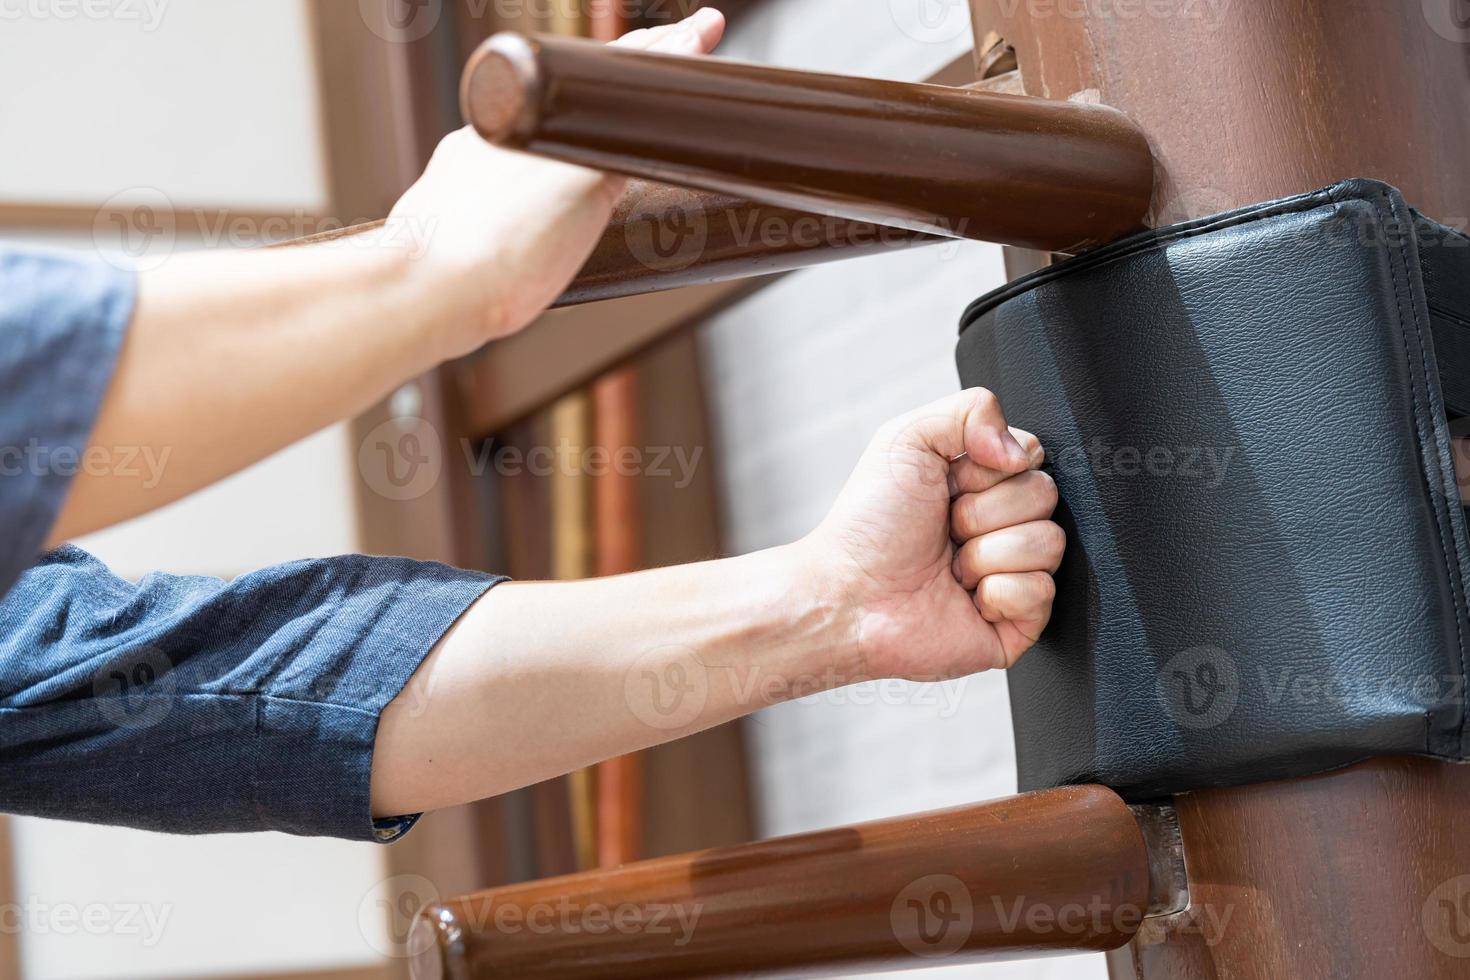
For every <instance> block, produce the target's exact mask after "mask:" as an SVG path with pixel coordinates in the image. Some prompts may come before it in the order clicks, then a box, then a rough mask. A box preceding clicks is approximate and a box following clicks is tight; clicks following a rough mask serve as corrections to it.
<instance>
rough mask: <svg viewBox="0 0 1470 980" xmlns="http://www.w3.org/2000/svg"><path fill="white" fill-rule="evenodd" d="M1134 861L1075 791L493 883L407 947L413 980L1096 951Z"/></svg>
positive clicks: (424, 924) (1124, 827) (839, 970)
mask: <svg viewBox="0 0 1470 980" xmlns="http://www.w3.org/2000/svg"><path fill="white" fill-rule="evenodd" d="M1150 853H1151V852H1150V850H1149V849H1147V848H1146V845H1145V834H1144V831H1143V830H1142V829H1141V827H1140V824H1139V823H1138V822H1135V819H1134V816H1133V814H1132V813H1131V812H1130V810H1129V808H1128V807H1127V806H1125V805H1124V804H1123V801H1122V800H1120V799H1119V798H1118V797H1117V795H1116V794H1114V793H1112V792H1111V791H1109V790H1106V789H1103V788H1102V787H1100V786H1073V787H1067V788H1064V789H1056V790H1048V791H1046V792H1043V793H1029V794H1026V795H1023V796H1016V797H1011V798H1009V799H1004V800H993V801H990V802H988V803H980V804H975V805H972V806H966V807H957V808H955V809H952V810H942V811H939V812H935V813H926V814H918V815H915V816H910V817H900V818H896V819H892V820H882V821H878V822H875V823H870V824H862V825H859V826H855V827H836V828H833V829H831V830H823V831H818V832H815V833H810V834H801V835H798V836H795V837H784V838H777V839H774V840H767V841H760V842H757V843H754V844H742V845H740V846H738V847H728V848H718V849H715V850H709V851H701V852H696V853H694V854H683V855H678V856H675V857H668V858H659V859H657V860H652V861H642V862H639V863H636V864H629V865H624V866H623V867H621V868H616V869H603V870H597V871H591V872H586V873H583V874H578V875H568V876H565V877H561V878H550V879H547V880H545V881H536V882H530V883H527V884H523V885H510V886H506V887H504V888H497V889H493V890H491V891H487V892H481V893H479V894H477V895H469V896H466V897H463V898H457V899H452V900H450V901H446V902H443V903H440V904H438V905H433V906H430V907H429V908H427V909H425V910H424V911H423V912H422V913H420V915H419V918H418V920H417V922H416V924H415V927H414V928H415V931H414V934H413V936H412V938H411V939H410V940H409V944H408V945H409V949H410V952H411V954H412V955H413V956H414V957H415V961H414V976H415V977H417V978H422V980H491V978H500V977H519V978H521V980H578V978H584V977H585V978H589V980H591V978H595V977H608V976H620V977H755V976H771V977H783V978H787V977H795V976H834V975H835V976H843V975H847V974H851V973H854V972H860V971H863V970H869V969H903V968H915V967H921V966H934V965H952V964H956V963H964V962H975V961H981V960H993V959H1004V958H1007V957H1010V958H1016V957H1028V956H1042V955H1047V954H1056V953H1067V952H1089V951H1092V952H1095V951H1103V950H1108V949H1115V948H1117V947H1118V946H1120V945H1122V944H1123V943H1125V942H1127V941H1128V939H1129V938H1130V937H1131V936H1132V935H1133V934H1134V933H1135V932H1136V931H1137V929H1138V927H1139V923H1140V922H1141V921H1143V920H1144V916H1145V913H1146V912H1147V911H1148V909H1149V908H1150V897H1151V887H1150V886H1151V871H1152V870H1153V867H1152V866H1151V865H1150ZM1154 878H1156V879H1157V880H1159V881H1166V880H1170V879H1168V878H1166V876H1165V875H1162V874H1155V875H1154ZM1154 891H1158V892H1167V889H1166V888H1164V889H1154Z"/></svg>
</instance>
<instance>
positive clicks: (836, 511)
mask: <svg viewBox="0 0 1470 980" xmlns="http://www.w3.org/2000/svg"><path fill="white" fill-rule="evenodd" d="M1041 462H1042V449H1041V444H1040V443H1039V441H1038V440H1037V439H1036V437H1035V436H1033V435H1031V434H1030V433H1029V432H1023V431H1021V430H1019V429H1010V428H1008V426H1007V425H1006V420H1005V417H1004V415H1003V414H1002V413H1001V406H1000V403H999V402H998V401H997V399H996V398H995V396H994V395H993V394H991V393H990V392H989V391H986V390H985V389H983V388H976V389H971V390H968V391H963V392H960V393H959V394H956V395H953V396H951V397H949V398H946V399H943V400H942V401H938V402H935V403H934V404H932V405H929V406H927V407H926V408H922V409H919V410H918V411H915V412H912V413H910V414H908V415H905V416H903V417H901V418H898V419H895V420H894V421H892V422H890V423H889V424H888V425H886V426H884V428H883V429H882V430H881V431H880V432H879V433H878V435H877V436H876V437H875V438H874V439H873V441H872V443H871V444H870V445H869V446H868V449H867V451H866V452H864V454H863V456H862V459H861V460H860V461H859V462H858V465H857V468H856V470H855V471H854V472H853V474H852V476H851V478H850V479H849V480H848V483H847V486H846V487H845V488H844V489H843V491H842V494H841V496H840V497H839V498H838V500H837V502H836V504H835V505H834V506H833V508H832V511H831V513H830V514H829V515H828V516H827V518H826V520H824V521H823V523H822V524H821V526H820V527H819V528H818V529H817V530H816V531H814V532H813V533H812V534H811V535H809V536H808V537H807V538H806V539H804V541H803V542H802V543H801V545H800V546H799V547H800V548H801V549H802V551H803V552H804V561H805V562H806V563H808V567H809V568H813V569H818V568H820V569H821V571H819V572H814V573H813V574H815V575H818V576H819V577H822V578H823V579H824V584H825V586H826V587H827V588H828V589H830V590H831V591H832V592H833V593H835V595H836V597H837V601H838V602H839V604H840V605H841V607H842V608H843V609H844V610H845V611H846V613H847V614H846V616H845V618H846V620H847V622H848V624H849V625H848V632H849V634H850V635H849V636H848V640H847V642H846V643H845V645H844V646H845V648H846V649H845V650H844V651H843V654H841V655H840V656H845V659H844V660H843V661H842V665H841V668H840V669H841V670H843V671H845V672H850V673H851V674H852V675H853V676H854V677H859V678H877V677H902V678H909V679H913V680H941V679H947V678H952V677H960V676H964V675H966V674H972V673H975V672H977V671H981V670H986V669H988V668H992V667H1009V666H1011V665H1012V664H1014V663H1015V662H1016V660H1017V659H1018V658H1019V657H1020V656H1021V654H1022V653H1024V652H1025V651H1026V650H1027V649H1028V648H1029V647H1030V646H1031V645H1032V644H1033V643H1035V642H1036V639H1037V637H1039V636H1040V635H1041V631H1042V630H1043V629H1044V628H1045V627H1046V624H1047V621H1048V619H1050V617H1051V606H1052V598H1053V596H1054V595H1055V592H1056V588H1055V585H1054V584H1053V581H1052V573H1053V572H1055V571H1056V569H1057V566H1058V564H1060V562H1061V559H1062V551H1063V548H1064V547H1065V544H1066V537H1065V534H1064V533H1063V531H1062V529H1061V528H1060V527H1058V526H1057V525H1056V524H1054V523H1052V521H1051V520H1050V519H1049V518H1050V517H1051V514H1052V511H1053V510H1054V509H1055V507H1056V503H1057V491H1056V485H1055V484H1054V483H1053V482H1052V480H1051V477H1049V476H1048V475H1047V474H1045V473H1043V472H1041V471H1040V470H1038V469H1037V467H1038V466H1040V465H1041Z"/></svg>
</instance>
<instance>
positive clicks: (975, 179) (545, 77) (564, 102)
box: [462, 32, 1153, 251]
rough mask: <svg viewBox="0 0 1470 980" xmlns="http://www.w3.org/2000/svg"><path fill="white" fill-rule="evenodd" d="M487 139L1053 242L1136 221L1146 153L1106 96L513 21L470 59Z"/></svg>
mask: <svg viewBox="0 0 1470 980" xmlns="http://www.w3.org/2000/svg"><path fill="white" fill-rule="evenodd" d="M462 103H463V106H464V115H465V118H466V119H467V120H468V121H469V122H470V123H471V124H472V125H473V126H474V127H475V128H476V130H477V131H478V132H479V133H480V134H481V135H482V136H484V137H485V138H486V139H487V140H490V141H491V142H494V143H497V144H500V145H504V146H510V147H515V148H520V149H527V150H530V151H532V152H535V153H539V154H543V155H546V156H550V157H554V158H556V159H561V160H567V161H570V162H573V163H579V164H584V165H586V166H592V167H598V168H600V169H603V170H609V171H613V172H618V173H625V174H630V175H632V176H638V177H646V178H650V179H654V180H662V181H671V182H675V183H679V184H681V185H687V186H690V187H697V188H701V189H704V190H708V191H714V192H718V193H724V194H730V195H734V196H738V197H744V198H749V199H750V200H754V201H760V202H763V203H766V204H771V205H776V206H780V207H787V208H795V209H801V210H804V211H817V212H819V213H823V214H835V215H840V216H842V217H844V218H850V219H856V220H862V221H872V222H875V223H878V224H881V225H889V226H895V227H904V228H913V229H917V230H922V231H926V232H930V233H934V234H939V235H946V236H950V237H958V238H973V239H982V240H987V241H997V242H1003V243H1006V244H1011V245H1023V246H1027V247H1034V248H1040V249H1050V250H1056V251H1072V250H1075V249H1078V248H1082V247H1085V246H1087V245H1089V244H1095V243H1098V242H1104V241H1108V240H1110V239H1112V238H1114V237H1117V236H1118V235H1121V234H1123V233H1124V232H1126V231H1129V230H1131V229H1133V228H1135V227H1137V226H1138V225H1139V223H1140V221H1141V219H1142V217H1143V213H1144V210H1145V207H1146V206H1147V203H1148V200H1149V196H1150V191H1151V189H1152V184H1153V163H1152V160H1151V158H1150V156H1149V151H1148V146H1147V143H1146V141H1145V140H1144V139H1143V137H1142V136H1141V134H1140V133H1139V132H1138V130H1137V128H1136V127H1134V126H1133V124H1132V123H1130V122H1129V121H1128V119H1127V118H1126V117H1125V116H1123V115H1122V114H1121V113H1119V112H1117V111H1115V110H1112V109H1109V108H1107V107H1104V106H1098V105H1086V104H1081V103H1076V102H1051V101H1046V100H1041V99H1030V98H1025V97H1021V96H1011V95H999V94H995V93H991V92H981V91H972V90H967V89H959V88H951V87H944V86H932V85H916V84H907V83H902V82H892V81H885V80H879V79H867V78H851V77H845V76H838V75H824V74H818V73H813V72H796V71H789V70H784V69H777V68H770V67H765V66H760V65H750V64H744V63H740V62H733V61H725V60H722V59H718V58H689V57H677V56H672V55H664V54H657V53H651V52H646V51H633V50H627V49H621V48H610V47H605V46H601V45H597V44H593V43H590V42H586V41H579V40H574V39H567V38H553V37H546V36H534V37H533V36H528V35H524V34H517V33H511V32H506V33H502V34H498V35H496V36H494V37H492V38H490V39H489V40H488V41H486V42H485V44H484V45H482V46H481V47H480V49H479V50H478V51H477V52H476V54H475V55H474V57H473V58H471V60H470V63H469V64H468V65H467V66H466V69H465V75H464V84H463V98H462Z"/></svg>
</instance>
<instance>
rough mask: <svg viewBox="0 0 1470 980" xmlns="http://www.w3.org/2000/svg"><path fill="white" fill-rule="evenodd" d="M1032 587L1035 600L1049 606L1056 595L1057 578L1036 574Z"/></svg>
mask: <svg viewBox="0 0 1470 980" xmlns="http://www.w3.org/2000/svg"><path fill="white" fill-rule="evenodd" d="M1034 588H1035V589H1036V596H1037V601H1038V603H1039V604H1040V605H1043V606H1049V605H1051V603H1052V602H1053V601H1055V600H1056V597H1057V580H1056V579H1054V578H1052V577H1051V576H1050V575H1047V574H1044V573H1043V574H1041V575H1037V576H1036V582H1035V586H1034Z"/></svg>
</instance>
